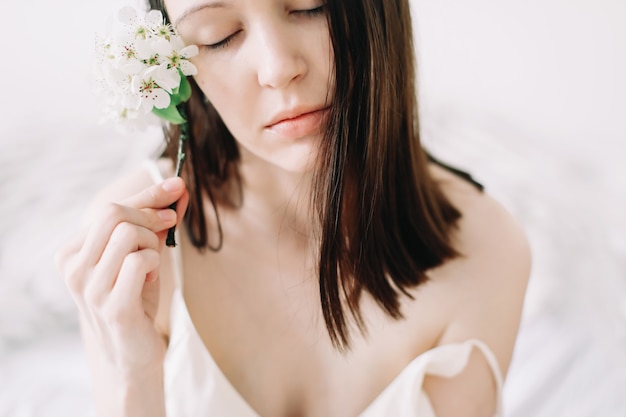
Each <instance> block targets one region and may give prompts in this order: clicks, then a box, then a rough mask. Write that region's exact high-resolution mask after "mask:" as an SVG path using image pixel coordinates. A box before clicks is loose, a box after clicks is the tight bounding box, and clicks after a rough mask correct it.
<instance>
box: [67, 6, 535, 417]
mask: <svg viewBox="0 0 626 417" xmlns="http://www.w3.org/2000/svg"><path fill="white" fill-rule="evenodd" d="M151 7H152V8H160V9H162V10H163V11H164V12H165V13H166V14H167V16H168V18H169V19H170V21H171V22H172V23H173V24H174V26H175V28H176V30H177V31H178V32H179V34H180V35H181V36H182V37H183V38H184V39H185V41H186V42H187V43H188V44H197V45H198V46H199V47H200V51H201V52H200V54H199V55H198V56H197V57H195V58H194V59H193V63H194V64H195V65H196V67H197V68H198V74H197V75H196V76H195V77H194V80H193V81H192V85H193V90H194V91H193V95H192V98H191V100H190V102H189V103H188V105H187V114H188V116H189V123H190V130H191V138H190V139H189V148H188V155H189V159H188V161H187V162H186V165H185V171H184V173H183V179H184V181H183V180H181V179H180V178H169V179H166V180H163V178H167V177H170V176H172V173H173V167H172V163H171V159H167V158H164V159H162V160H160V161H159V162H158V163H157V164H152V165H150V166H149V167H148V168H145V167H144V168H142V169H140V170H139V171H138V172H137V173H136V174H133V175H131V176H130V177H127V178H123V179H121V180H120V181H118V182H116V183H114V184H112V185H111V186H110V187H108V188H107V189H106V190H104V191H103V192H102V193H101V194H100V196H99V197H98V198H97V199H96V202H95V203H94V210H92V211H91V212H90V215H89V216H88V220H89V221H88V222H87V226H86V227H85V230H84V232H83V233H82V234H81V235H80V236H79V237H77V239H76V240H75V241H74V242H73V243H70V244H69V245H68V246H67V247H66V248H65V249H64V250H63V251H62V252H61V253H60V254H59V257H58V263H59V268H60V270H61V271H62V274H63V276H64V277H65V280H66V282H67V285H68V287H69V288H70V290H71V292H72V294H73V296H74V298H75V300H76V303H77V305H78V310H79V313H80V318H81V322H82V328H83V334H84V338H85V344H86V347H87V352H88V355H89V358H90V362H91V364H92V368H93V372H94V381H95V391H96V403H97V409H98V413H99V415H102V416H133V417H138V416H150V417H158V416H164V415H167V416H169V417H175V416H252V415H261V416H324V417H327V416H341V417H344V416H357V415H362V416H400V415H403V416H414V417H416V416H419V417H431V416H434V415H437V416H439V417H452V416H463V417H473V416H476V417H483V416H493V415H495V414H497V413H498V412H499V407H500V402H501V388H502V383H503V378H504V376H505V375H506V371H507V367H508V365H509V362H510V360H511V355H512V351H513V346H514V343H515V338H516V334H517V331H518V325H519V320H520V315H521V309H522V304H523V298H524V292H525V288H526V282H527V279H528V275H529V263H530V262H529V249H528V247H527V242H526V240H525V237H524V234H523V233H522V232H521V231H520V229H519V227H518V226H517V225H516V223H515V221H514V220H512V218H511V217H510V216H509V215H508V214H507V213H506V212H505V210H503V208H502V207H501V206H500V205H499V204H498V203H497V202H495V201H494V200H493V199H491V198H490V197H489V196H488V195H487V194H485V193H484V192H482V190H481V187H480V186H479V185H478V184H476V183H475V182H473V181H472V180H471V178H470V177H469V176H467V175H465V174H463V173H461V172H459V171H456V170H454V169H451V168H448V167H446V166H445V165H443V164H441V163H438V162H437V161H435V160H434V159H433V158H430V157H429V156H428V155H427V154H426V153H425V152H424V150H423V149H422V147H421V145H420V141H419V134H418V123H417V107H416V99H415V97H416V92H415V85H414V56H413V45H412V35H411V19H410V15H409V5H408V0H354V1H345V0H326V1H324V0H221V1H215V0H164V1H163V2H159V1H156V0H155V1H153V2H152V4H151ZM177 135H178V132H177V130H176V129H175V128H173V129H171V130H170V131H169V134H168V136H169V146H168V150H167V151H166V154H167V155H170V156H172V155H171V154H172V153H173V150H174V149H176V147H177V140H178V136H177ZM176 201H177V202H178V204H177V210H176V212H174V211H173V210H170V209H168V207H169V206H170V204H171V203H173V202H176ZM175 224H178V225H179V226H180V227H178V229H177V230H178V232H179V236H178V244H179V245H178V246H177V247H175V248H167V247H165V245H164V240H165V235H166V233H167V230H168V228H170V227H172V226H174V225H175Z"/></svg>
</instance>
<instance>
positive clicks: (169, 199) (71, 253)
mask: <svg viewBox="0 0 626 417" xmlns="http://www.w3.org/2000/svg"><path fill="white" fill-rule="evenodd" d="M175 201H178V204H177V212H174V210H171V209H169V208H168V207H169V206H170V204H172V203H173V202H175ZM187 202H188V194H187V192H186V189H185V185H184V182H183V181H182V180H181V179H180V178H170V179H167V180H165V181H164V182H163V183H161V184H159V185H155V186H152V187H150V188H147V189H145V190H143V191H141V192H140V193H138V194H135V195H133V196H131V197H129V198H127V199H126V200H124V201H122V202H120V203H119V204H117V203H110V204H107V205H105V206H104V207H101V208H99V209H98V210H97V212H96V215H95V216H92V221H91V222H89V224H88V227H87V228H86V230H85V231H84V233H83V234H81V236H79V237H78V238H77V239H76V240H75V241H74V242H73V243H71V244H69V245H68V246H67V247H65V248H64V249H63V250H62V251H61V252H59V255H58V256H57V265H58V267H59V270H60V272H61V274H62V276H63V278H64V280H65V282H66V284H67V286H68V288H69V290H70V292H71V294H72V296H73V298H74V300H75V302H76V305H77V307H78V311H79V315H80V318H81V323H82V330H83V333H84V334H85V337H86V338H87V339H88V340H90V343H88V344H89V345H90V346H89V347H88V349H91V350H95V352H93V351H92V352H89V353H90V355H91V356H94V355H95V356H96V357H98V360H97V362H98V363H99V365H100V366H101V367H102V369H106V370H107V373H109V377H110V378H113V379H118V380H119V381H120V382H127V381H125V380H132V378H133V377H134V376H140V375H143V376H145V375H150V374H154V373H155V371H157V370H158V369H161V367H162V362H163V358H164V355H165V349H166V347H165V343H164V341H163V339H162V337H161V335H160V334H159V333H158V331H157V330H156V328H155V325H154V324H155V323H154V320H155V315H156V312H157V309H158V305H159V280H158V276H159V265H160V261H161V251H163V249H164V246H165V237H166V235H167V230H168V229H169V228H170V227H172V226H174V225H175V224H177V223H178V221H179V220H180V219H181V218H182V216H183V213H184V210H185V209H186V206H187ZM158 372H160V370H159V371H158Z"/></svg>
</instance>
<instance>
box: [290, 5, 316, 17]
mask: <svg viewBox="0 0 626 417" xmlns="http://www.w3.org/2000/svg"><path fill="white" fill-rule="evenodd" d="M293 13H297V14H300V15H303V16H305V17H316V16H320V15H322V14H324V5H321V6H319V7H316V8H314V9H309V10H295V11H293Z"/></svg>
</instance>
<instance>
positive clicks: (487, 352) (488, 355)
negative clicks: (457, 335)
mask: <svg viewBox="0 0 626 417" xmlns="http://www.w3.org/2000/svg"><path fill="white" fill-rule="evenodd" d="M468 342H469V343H471V345H472V346H474V347H477V348H478V350H480V351H481V352H482V354H483V356H484V357H485V359H486V360H487V363H488V364H489V367H490V368H491V372H492V373H493V377H494V379H495V381H496V404H497V406H496V416H499V415H500V414H501V413H502V385H503V384H504V377H503V376H502V371H501V370H500V364H499V363H498V360H497V359H496V355H494V354H493V352H492V351H491V349H489V346H487V345H486V344H485V343H484V342H483V341H482V340H478V339H470V340H468Z"/></svg>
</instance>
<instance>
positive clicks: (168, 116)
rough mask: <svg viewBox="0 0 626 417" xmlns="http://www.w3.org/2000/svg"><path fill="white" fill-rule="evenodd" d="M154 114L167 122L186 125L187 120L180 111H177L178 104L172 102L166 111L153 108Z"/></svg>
mask: <svg viewBox="0 0 626 417" xmlns="http://www.w3.org/2000/svg"><path fill="white" fill-rule="evenodd" d="M152 113H154V114H156V115H157V116H159V117H160V118H161V119H163V120H167V121H168V122H170V123H172V124H175V125H179V124H182V123H185V119H183V117H182V116H181V115H180V113H179V112H178V109H176V104H174V102H173V101H172V102H171V103H170V105H169V107H167V108H165V109H157V108H153V109H152Z"/></svg>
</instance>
